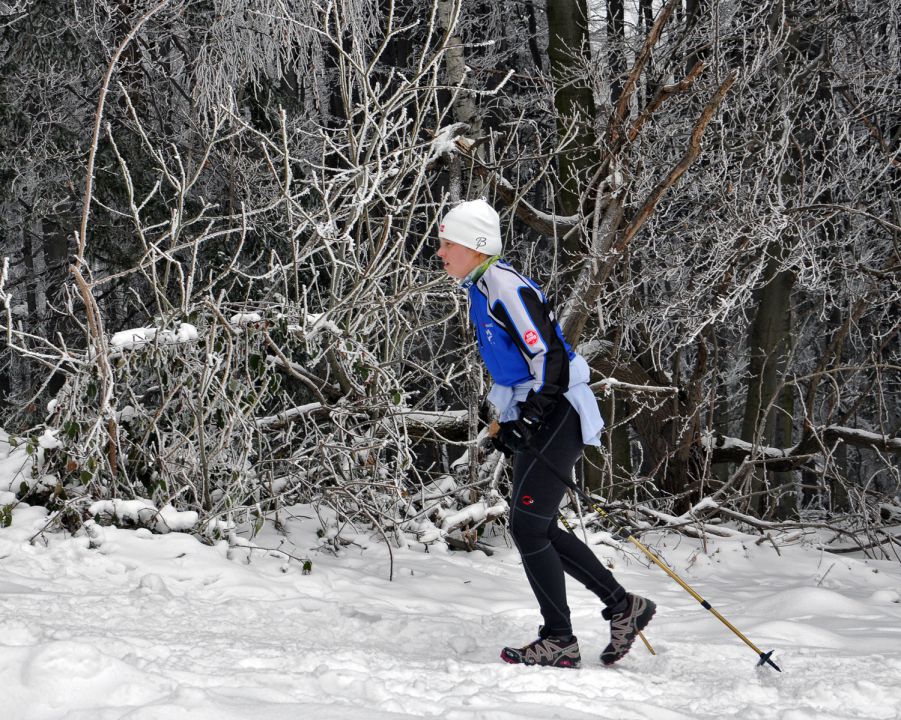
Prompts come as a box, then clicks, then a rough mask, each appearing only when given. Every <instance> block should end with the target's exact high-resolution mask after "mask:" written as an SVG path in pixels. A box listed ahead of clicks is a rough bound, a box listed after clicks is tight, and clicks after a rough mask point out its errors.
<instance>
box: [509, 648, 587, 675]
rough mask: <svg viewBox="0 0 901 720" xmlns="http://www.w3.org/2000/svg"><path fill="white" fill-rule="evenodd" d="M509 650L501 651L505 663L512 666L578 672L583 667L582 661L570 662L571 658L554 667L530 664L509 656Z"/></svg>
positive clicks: (564, 659) (555, 664)
mask: <svg viewBox="0 0 901 720" xmlns="http://www.w3.org/2000/svg"><path fill="white" fill-rule="evenodd" d="M507 650H508V648H504V649H503V650H501V660H503V661H504V662H505V663H508V664H510V665H525V666H527V667H535V666H538V667H558V668H567V669H573V670H578V669H579V668H580V667H582V661H581V660H570V659H569V658H563V659H562V660H560V661H559V662H557V663H554V664H553V665H551V664H545V665H539V664H538V663H534V662H532V663H530V662H526V661H525V660H521V659H517V658H514V657H511V656H509V655H507Z"/></svg>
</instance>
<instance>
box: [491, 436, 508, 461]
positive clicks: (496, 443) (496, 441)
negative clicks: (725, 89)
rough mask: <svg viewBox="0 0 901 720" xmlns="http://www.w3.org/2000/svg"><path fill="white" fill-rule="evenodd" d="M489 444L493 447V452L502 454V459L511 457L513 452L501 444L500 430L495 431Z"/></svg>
mask: <svg viewBox="0 0 901 720" xmlns="http://www.w3.org/2000/svg"><path fill="white" fill-rule="evenodd" d="M491 444H492V445H493V446H494V449H495V450H500V451H501V452H502V453H503V454H504V457H512V455H513V451H512V450H511V449H510V448H508V447H507V446H506V445H504V443H503V442H501V438H500V430H498V431H497V434H496V435H492V436H491Z"/></svg>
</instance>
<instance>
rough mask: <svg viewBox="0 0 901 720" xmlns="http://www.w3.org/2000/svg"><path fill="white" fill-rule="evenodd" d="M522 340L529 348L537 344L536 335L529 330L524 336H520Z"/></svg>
mask: <svg viewBox="0 0 901 720" xmlns="http://www.w3.org/2000/svg"><path fill="white" fill-rule="evenodd" d="M522 339H523V340H525V341H526V345H528V346H529V347H531V346H532V345H534V344H535V343H537V342H538V333H537V332H535V331H534V330H529V331H528V332H527V333H526V334H525V335H523V336H522Z"/></svg>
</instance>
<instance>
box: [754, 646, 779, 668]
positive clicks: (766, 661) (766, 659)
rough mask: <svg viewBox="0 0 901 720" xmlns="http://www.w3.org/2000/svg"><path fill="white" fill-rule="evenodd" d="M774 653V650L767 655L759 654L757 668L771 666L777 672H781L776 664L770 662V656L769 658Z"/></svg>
mask: <svg viewBox="0 0 901 720" xmlns="http://www.w3.org/2000/svg"><path fill="white" fill-rule="evenodd" d="M774 652H776V651H775V650H770V651H769V652H767V653H760V660H758V662H757V667H760V666H761V665H772V666H773V667H774V668H776V670H777V671H778V672H782V668H781V667H779V666H778V665H777V664H776V663H774V662H773V661H772V660H770V656H771V655H772V654H773V653H774Z"/></svg>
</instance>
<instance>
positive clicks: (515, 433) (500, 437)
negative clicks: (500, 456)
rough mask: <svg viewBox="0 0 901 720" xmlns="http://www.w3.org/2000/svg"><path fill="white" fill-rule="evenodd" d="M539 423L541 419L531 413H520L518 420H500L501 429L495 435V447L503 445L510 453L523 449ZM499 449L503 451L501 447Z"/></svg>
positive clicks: (527, 444)
mask: <svg viewBox="0 0 901 720" xmlns="http://www.w3.org/2000/svg"><path fill="white" fill-rule="evenodd" d="M540 424H541V421H540V420H539V419H538V418H536V417H534V416H532V415H522V416H521V417H520V418H519V419H518V420H508V421H507V422H502V423H501V424H500V426H501V429H500V430H499V431H498V433H497V435H496V436H495V438H496V439H497V444H496V445H495V447H498V449H501V448H500V446H501V445H503V446H504V447H506V448H507V449H508V450H509V451H510V452H511V453H514V452H520V451H521V450H525V449H526V448H527V447H528V446H529V442H531V440H532V436H533V435H535V432H536V431H537V430H538V426H539V425H540ZM501 451H502V452H503V450H502V449H501ZM505 454H506V453H505Z"/></svg>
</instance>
